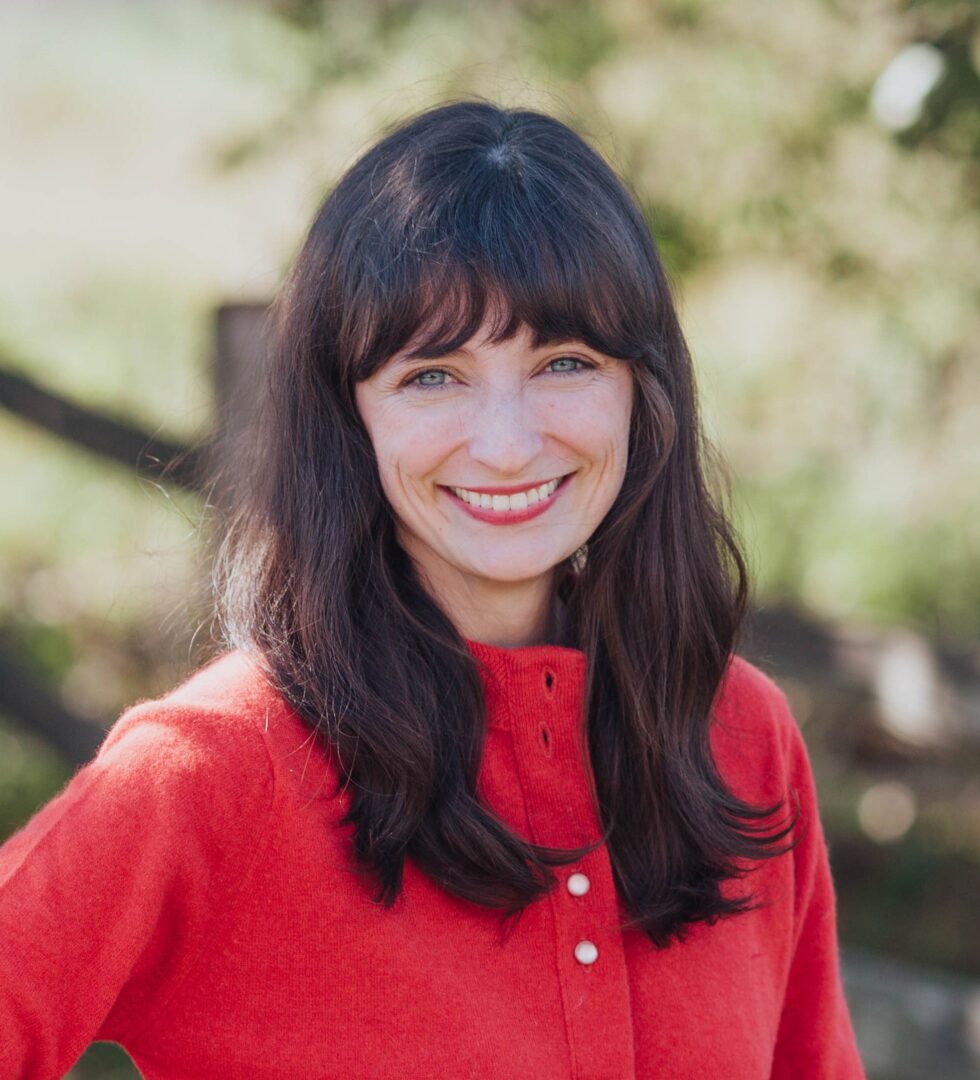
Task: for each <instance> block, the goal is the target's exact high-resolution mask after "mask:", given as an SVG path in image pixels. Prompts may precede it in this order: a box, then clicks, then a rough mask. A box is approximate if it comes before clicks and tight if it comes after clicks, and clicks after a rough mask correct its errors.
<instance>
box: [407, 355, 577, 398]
mask: <svg viewBox="0 0 980 1080" xmlns="http://www.w3.org/2000/svg"><path fill="white" fill-rule="evenodd" d="M558 360H574V361H575V362H576V363H577V364H581V365H582V366H581V367H578V368H575V370H574V371H551V372H549V374H550V375H559V376H561V375H578V374H579V373H580V372H581V371H582V370H583V369H585V370H590V369H594V368H595V366H596V365H595V364H593V363H590V362H589V361H588V360H583V359H582V358H581V357H580V356H556V357H554V359H552V360H549V361H548V364H546V365H545V367H546V368H547V367H548V366H550V365H551V364H554V363H556V362H557V361H558ZM433 372H439V373H441V374H443V375H448V374H449V372H448V371H446V369H445V368H423V369H422V370H421V371H416V372H415V373H414V374H413V375H409V377H408V378H407V379H406V380H405V381H404V382H403V383H401V384H400V385H401V386H403V387H404V386H414V387H417V388H418V389H419V390H445V389H446V387H447V385H449V384H448V383H436V384H435V385H431V384H430V385H427V384H426V383H421V382H419V381H418V380H419V378H420V376H422V375H429V374H431V373H433Z"/></svg>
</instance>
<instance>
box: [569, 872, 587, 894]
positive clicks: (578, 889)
mask: <svg viewBox="0 0 980 1080" xmlns="http://www.w3.org/2000/svg"><path fill="white" fill-rule="evenodd" d="M565 884H566V885H567V886H568V891H569V892H570V893H571V894H572V896H585V894H586V893H587V892H588V891H589V887H590V885H591V884H592V882H591V881H589V879H588V878H587V877H586V876H585V874H572V876H571V877H570V878H569V879H568V881H566V882H565Z"/></svg>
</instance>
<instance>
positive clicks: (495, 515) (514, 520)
mask: <svg viewBox="0 0 980 1080" xmlns="http://www.w3.org/2000/svg"><path fill="white" fill-rule="evenodd" d="M572 476H574V473H569V474H568V475H567V476H563V477H562V478H561V480H560V481H559V483H558V487H556V488H555V490H554V491H553V492H552V493H551V494H550V495H549V496H548V497H547V498H546V499H541V500H540V501H539V502H536V503H535V504H534V505H533V506H529V507H528V508H527V509H526V510H484V509H483V508H482V507H480V506H471V505H470V504H469V503H468V502H464V501H463V500H462V499H461V498H460V497H459V496H458V495H456V494H454V492H453V491H452V490H451V489H450V488H447V487H442V488H441V490H442V491H444V492H445V493H446V494H447V495H448V496H449V498H450V499H452V501H453V503H455V505H456V506H458V507H459V508H460V509H461V510H464V511H465V512H466V513H467V514H469V516H470V517H471V518H476V520H477V521H485V522H487V524H489V525H518V524H520V523H521V522H522V521H530V520H531V518H535V517H538V516H539V515H540V514H543V513H544V512H545V510H547V509H548V507H549V506H551V504H552V503H553V502H554V501H555V499H557V498H558V496H559V494H560V493H561V492H562V491H564V489H565V487H566V485H567V484H568V481H569V480H570V479H571V478H572ZM542 483H547V481H542ZM534 486H535V485H534V484H525V485H523V486H521V487H480V488H467V491H476V492H479V493H480V494H481V495H513V494H514V493H515V492H518V491H527V490H528V489H529V488H531V487H534Z"/></svg>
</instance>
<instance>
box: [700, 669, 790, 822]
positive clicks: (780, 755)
mask: <svg viewBox="0 0 980 1080" xmlns="http://www.w3.org/2000/svg"><path fill="white" fill-rule="evenodd" d="M711 749H712V753H713V754H714V757H715V762H716V765H717V766H718V769H719V771H720V772H721V774H722V776H723V777H724V778H725V779H726V780H727V781H728V782H729V783H730V784H731V785H732V786H733V788H734V790H735V791H736V793H737V794H739V795H741V796H742V797H745V798H750V799H752V800H754V801H761V800H768V801H771V800H773V799H775V798H778V797H780V796H781V795H782V794H785V791H786V788H787V786H788V785H789V786H792V785H793V784H795V783H796V782H798V781H799V780H800V774H801V772H803V773H808V772H809V759H808V757H807V752H806V746H805V744H804V741H803V736H802V733H801V732H800V728H799V725H798V724H797V722H796V719H795V718H794V716H793V713H792V710H791V708H790V705H789V702H788V700H787V698H786V695H785V693H784V692H783V691H782V689H780V687H779V685H778V684H777V683H776V681H775V680H774V679H773V678H772V677H771V676H769V675H767V674H766V673H765V672H763V671H761V670H760V669H759V668H758V667H756V666H755V665H754V664H752V663H750V662H749V661H748V660H746V659H744V658H743V657H741V656H737V655H733V656H732V657H731V659H730V661H729V664H728V667H727V669H726V671H725V675H724V677H723V678H722V681H721V684H720V686H719V689H718V693H717V695H716V697H715V707H714V712H713V717H712V725H711Z"/></svg>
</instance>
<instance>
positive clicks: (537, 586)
mask: <svg viewBox="0 0 980 1080" xmlns="http://www.w3.org/2000/svg"><path fill="white" fill-rule="evenodd" d="M553 581H554V574H553V573H552V574H548V575H546V576H544V577H542V578H535V579H534V580H533V581H519V582H483V581H477V582H474V581H465V582H464V581H448V582H433V581H430V580H426V588H427V589H428V590H429V592H430V593H431V594H432V595H433V596H434V597H435V599H436V600H437V601H438V603H439V606H440V607H441V608H442V609H443V611H445V612H446V613H447V614H448V615H449V617H450V618H451V619H452V621H453V623H454V624H455V626H456V629H457V630H458V631H459V632H460V634H461V635H462V636H463V637H465V638H469V639H470V640H471V641H482V642H485V643H486V644H487V645H497V646H499V647H500V648H503V649H518V648H522V647H523V646H526V645H547V644H554V643H557V641H558V639H559V635H560V625H559V618H558V615H559V612H558V610H557V602H553V601H554V588H553Z"/></svg>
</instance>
